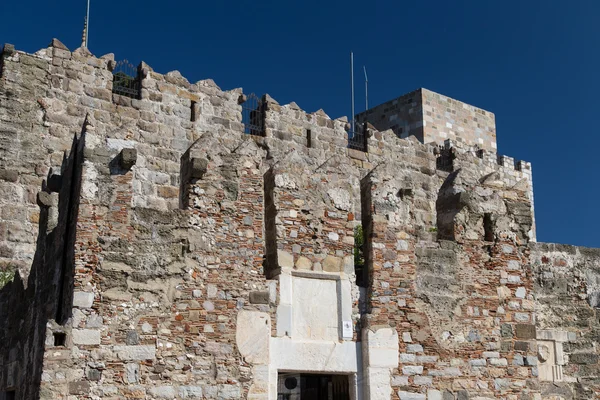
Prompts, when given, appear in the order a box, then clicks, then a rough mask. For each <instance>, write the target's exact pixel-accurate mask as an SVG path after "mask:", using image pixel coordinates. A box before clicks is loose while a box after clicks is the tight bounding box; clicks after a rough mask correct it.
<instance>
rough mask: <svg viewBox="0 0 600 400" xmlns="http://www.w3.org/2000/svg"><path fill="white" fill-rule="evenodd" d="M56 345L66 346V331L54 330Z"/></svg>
mask: <svg viewBox="0 0 600 400" xmlns="http://www.w3.org/2000/svg"><path fill="white" fill-rule="evenodd" d="M53 336H54V347H59V346H65V345H66V343H67V334H66V333H64V332H54V333H53Z"/></svg>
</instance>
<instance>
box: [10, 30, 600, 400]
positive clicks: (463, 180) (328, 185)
mask: <svg viewBox="0 0 600 400" xmlns="http://www.w3.org/2000/svg"><path fill="white" fill-rule="evenodd" d="M115 68H116V63H115V60H114V56H113V55H112V54H108V55H105V56H102V57H100V58H98V57H95V56H94V55H92V54H91V53H90V52H89V51H88V50H87V49H86V48H85V47H82V48H79V49H76V50H75V51H72V52H71V51H70V50H69V49H67V48H66V47H65V46H64V45H63V44H62V43H61V42H60V41H58V40H56V39H54V40H53V41H52V42H51V43H50V45H49V46H48V47H47V48H43V49H41V50H40V51H38V52H36V53H35V54H27V53H25V52H22V51H18V50H16V49H15V48H14V46H12V45H8V44H7V45H5V46H4V48H3V51H2V55H1V57H0V193H1V194H0V204H1V208H0V270H5V271H16V276H15V279H14V281H13V282H11V283H9V284H7V285H6V286H5V287H4V288H2V289H0V365H1V368H0V399H1V398H11V399H19V400H21V399H69V400H71V399H94V400H96V399H106V400H116V399H252V400H275V399H279V398H290V399H292V398H294V399H296V398H297V399H300V397H285V396H288V395H289V394H286V393H287V392H285V391H286V390H288V388H286V386H285V385H282V384H281V383H282V382H281V380H282V376H283V375H282V374H283V373H285V374H288V375H289V374H297V375H298V376H300V375H302V374H321V375H322V376H333V377H334V378H332V379H333V381H334V382H338V383H336V385H338V386H335V387H333V386H332V387H331V390H332V391H333V392H332V393H334V394H335V395H336V396H337V397H336V398H340V399H342V398H343V399H346V398H347V399H348V400H350V399H352V400H361V399H364V400H379V399H382V400H383V399H385V400H388V399H394V400H398V399H399V400H467V399H471V400H489V399H505V400H542V399H543V400H557V399H562V400H575V399H578V400H581V399H594V398H600V336H599V335H598V331H599V329H600V326H599V321H600V312H599V307H600V250H597V249H589V248H581V247H574V246H563V245H557V244H544V243H536V241H535V222H534V213H533V187H532V171H531V164H530V163H527V162H525V161H515V160H513V159H512V158H510V157H506V156H501V155H498V154H497V153H496V132H495V122H494V115H493V114H492V113H489V112H487V111H483V110H480V109H478V108H475V107H472V106H469V105H467V104H464V103H461V102H459V101H456V100H453V99H450V98H448V97H445V96H442V95H439V94H436V93H433V92H430V91H428V90H426V89H419V90H417V91H415V92H412V93H409V94H407V95H404V96H402V97H400V98H398V99H396V100H393V101H392V102H388V103H385V104H383V105H380V106H377V107H375V108H373V109H372V110H368V111H367V112H365V113H363V114H360V115H358V116H357V120H358V121H359V122H361V123H365V124H366V127H367V131H366V133H367V143H366V147H365V148H364V150H365V151H358V150H354V149H350V148H348V136H349V135H348V131H349V129H350V124H349V123H348V119H347V118H345V117H342V118H338V119H331V118H330V117H329V116H328V115H327V114H326V113H325V112H324V111H323V110H319V111H316V112H313V113H308V112H306V111H303V110H301V109H300V108H299V107H298V106H297V105H296V104H295V103H290V104H286V105H280V104H279V103H277V101H276V100H274V99H272V98H271V97H270V96H268V95H264V96H262V98H261V99H260V100H259V101H258V105H256V106H254V108H253V109H248V108H247V107H248V106H249V104H250V103H251V101H249V100H248V99H249V97H248V95H247V94H244V93H243V91H242V89H233V90H229V91H223V90H221V89H220V88H219V87H218V86H217V85H216V84H215V83H214V82H213V81H212V80H203V81H199V82H196V83H190V82H189V81H188V80H187V79H185V78H184V77H183V76H181V74H180V73H179V72H177V71H172V72H169V73H167V74H164V75H162V74H159V73H157V72H155V71H153V70H152V68H151V67H150V66H148V65H147V64H145V63H143V62H142V63H141V64H140V66H139V67H138V69H137V74H138V75H137V76H136V77H131V82H134V83H136V84H137V85H139V87H138V86H135V90H137V91H135V92H133V93H132V95H131V96H126V95H123V94H116V93H114V92H113V90H114V89H115V86H116V85H117V84H120V83H119V82H118V79H122V78H118V77H119V75H118V74H117V72H118V71H117V70H116V69H115ZM117 78H118V79H117ZM120 82H122V81H120ZM249 124H251V125H252V128H251V129H250V130H249V129H248V126H249ZM245 130H246V131H247V132H248V131H249V132H251V133H252V134H247V133H246V134H245V133H244V131H245ZM359 228H362V232H363V236H364V243H358V242H357V240H356V237H357V236H356V232H358V229H359ZM359 250H360V254H362V256H361V257H364V265H362V264H363V262H362V261H359V259H360V257H358V258H357V254H359ZM355 263H356V265H355ZM286 376H287V375H286ZM340 377H343V379H342V380H340V379H341V378H340ZM339 382H344V383H343V386H344V388H343V390H341V389H339ZM290 390H291V389H290ZM336 391H337V392H336ZM290 396H291V395H290ZM303 398H304V399H306V398H308V397H306V396H304V397H303Z"/></svg>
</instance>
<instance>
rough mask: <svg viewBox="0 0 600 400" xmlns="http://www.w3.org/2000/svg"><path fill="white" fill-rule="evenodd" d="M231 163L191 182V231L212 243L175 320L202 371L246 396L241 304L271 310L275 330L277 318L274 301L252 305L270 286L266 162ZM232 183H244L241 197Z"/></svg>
mask: <svg viewBox="0 0 600 400" xmlns="http://www.w3.org/2000/svg"><path fill="white" fill-rule="evenodd" d="M228 161H230V162H233V163H234V165H231V166H227V167H225V166H218V167H217V166H215V165H213V164H209V166H208V172H207V174H206V175H205V176H204V177H203V178H202V179H200V180H198V181H197V182H195V183H193V184H191V185H190V187H189V190H190V197H189V198H190V201H189V206H190V211H191V215H190V224H191V225H192V227H193V228H192V229H191V230H190V235H204V236H206V237H207V239H208V240H209V241H210V246H209V247H208V248H199V249H196V250H194V251H192V252H191V253H190V254H189V255H188V257H190V258H191V259H195V260H205V265H202V264H201V265H202V266H200V267H199V268H196V269H195V270H194V272H193V273H192V275H191V276H189V277H187V278H186V281H185V283H183V284H182V287H181V293H182V294H181V297H180V299H179V301H178V302H177V303H176V304H173V309H172V316H171V321H170V325H171V326H172V329H173V330H174V331H176V332H179V333H178V334H177V337H178V339H179V340H182V341H183V342H184V344H185V347H186V349H187V351H192V352H194V353H195V354H197V355H198V356H199V357H201V358H202V359H203V360H205V362H208V364H207V365H200V366H199V367H200V369H201V370H203V371H204V372H203V374H206V375H209V374H214V375H215V377H216V378H215V381H214V383H216V384H226V385H227V384H235V385H240V383H241V384H242V385H243V393H244V394H246V393H247V390H248V388H249V386H250V384H251V378H252V377H251V365H250V364H247V363H246V362H245V361H244V360H243V359H242V358H241V356H240V354H239V353H238V350H237V348H236V346H235V338H236V318H237V313H238V311H239V310H240V309H241V308H245V309H258V310H262V311H267V312H271V321H272V324H273V330H275V329H276V326H275V321H276V319H275V315H274V311H275V307H274V304H273V307H271V306H269V305H268V304H264V305H258V304H257V305H253V304H250V303H249V293H250V292H256V291H263V292H265V291H268V290H269V288H268V283H267V280H266V278H265V275H264V273H263V254H264V239H263V206H264V200H263V177H262V174H261V172H260V161H258V162H257V160H256V159H251V158H250V157H246V158H239V157H236V158H234V159H233V160H232V159H228ZM249 163H250V164H251V166H248V164H249ZM220 168H221V169H222V168H230V169H234V170H235V171H236V174H237V177H236V178H234V179H231V178H230V177H228V176H224V174H222V173H221V172H222V171H220V170H219V169H220ZM232 187H237V194H236V193H235V190H232ZM198 222H199V223H198ZM195 291H197V292H195ZM198 294H200V296H199V297H198ZM211 365H212V367H211ZM211 368H216V371H214V370H211ZM204 379H208V377H205V378H204Z"/></svg>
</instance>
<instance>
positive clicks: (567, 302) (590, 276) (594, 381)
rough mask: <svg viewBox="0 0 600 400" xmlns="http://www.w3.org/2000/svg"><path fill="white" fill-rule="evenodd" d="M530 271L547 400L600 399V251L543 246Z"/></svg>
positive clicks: (533, 251) (533, 253)
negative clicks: (599, 311) (533, 286)
mask: <svg viewBox="0 0 600 400" xmlns="http://www.w3.org/2000/svg"><path fill="white" fill-rule="evenodd" d="M531 267H532V270H533V273H534V276H535V294H536V309H537V315H538V317H537V329H538V330H537V339H538V342H537V345H538V354H539V358H540V367H539V370H540V371H539V372H540V376H539V379H540V385H541V391H542V398H543V399H555V398H560V399H565V400H566V399H577V400H579V399H592V398H594V399H595V398H600V380H599V373H598V372H599V368H600V364H599V362H598V361H599V359H598V357H599V354H600V353H599V348H598V343H600V338H599V337H598V332H599V331H600V328H599V327H598V324H599V313H598V306H599V305H600V303H599V300H598V299H599V298H600V297H599V293H600V291H599V288H600V286H599V284H600V280H599V277H600V275H599V274H600V251H599V250H598V249H590V248H586V247H576V246H567V245H560V244H549V243H538V244H536V245H534V246H533V247H532V249H531Z"/></svg>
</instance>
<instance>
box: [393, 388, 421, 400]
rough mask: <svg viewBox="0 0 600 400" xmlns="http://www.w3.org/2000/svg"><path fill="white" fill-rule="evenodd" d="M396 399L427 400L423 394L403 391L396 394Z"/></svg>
mask: <svg viewBox="0 0 600 400" xmlns="http://www.w3.org/2000/svg"><path fill="white" fill-rule="evenodd" d="M398 397H399V398H400V400H427V396H426V395H424V394H423V393H413V392H405V391H403V390H400V391H399V392H398Z"/></svg>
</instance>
